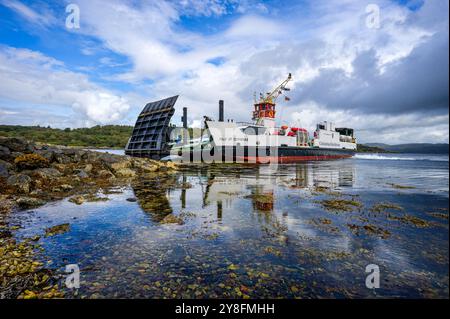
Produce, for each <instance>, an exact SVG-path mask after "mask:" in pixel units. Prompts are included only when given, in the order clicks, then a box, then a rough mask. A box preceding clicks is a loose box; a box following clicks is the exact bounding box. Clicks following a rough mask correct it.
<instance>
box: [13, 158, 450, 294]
mask: <svg viewBox="0 0 450 319" xmlns="http://www.w3.org/2000/svg"><path fill="white" fill-rule="evenodd" d="M448 188H449V184H448V157H447V158H441V157H429V158H428V157H427V158H416V159H415V158H414V157H413V156H412V155H411V156H410V157H404V158H402V157H399V159H386V158H376V157H372V158H370V157H361V158H358V157H357V158H353V159H347V160H339V161H330V162H311V163H300V164H292V165H276V166H275V165H266V166H255V165H238V164H228V165H214V166H205V165H191V166H187V167H183V168H182V169H181V170H180V171H179V172H178V173H177V174H176V175H174V176H173V177H171V178H168V179H160V178H157V177H156V178H142V179H140V180H139V182H137V183H134V184H132V185H129V186H127V187H124V188H118V189H112V190H111V189H110V190H104V191H103V192H102V191H100V193H102V196H107V197H108V198H109V200H108V201H99V202H92V203H85V204H83V205H81V206H78V205H75V204H73V203H71V202H69V201H68V200H63V201H60V202H55V203H50V204H47V205H45V206H43V207H41V208H39V209H35V210H31V211H24V212H20V213H17V214H12V216H11V219H10V223H11V224H14V225H20V228H19V229H18V230H16V231H15V236H16V237H17V238H18V239H20V238H24V237H31V236H35V235H41V237H40V239H39V241H38V243H39V244H40V245H41V246H42V248H43V249H42V252H40V254H39V258H40V259H42V261H44V262H45V263H46V265H47V267H49V268H53V269H55V270H56V272H57V273H59V274H60V275H61V279H60V285H61V289H62V290H63V291H64V292H65V293H66V297H67V298H277V297H282V298H376V297H402V298H430V297H438V298H439V297H441V298H448V293H449V289H448V284H449V278H448V267H449V262H448V261H449V260H448V249H449V248H448V247H449V246H448V234H449V233H448V206H449V204H448ZM169 214H173V215H175V216H178V217H180V218H181V219H182V220H183V222H184V223H182V224H163V223H161V221H163V220H164V217H165V216H167V215H169ZM64 223H69V224H70V228H69V230H68V231H66V232H64V233H62V234H56V235H53V236H48V237H45V229H47V228H49V227H52V226H55V225H60V224H64ZM68 264H77V265H78V266H79V268H80V270H81V283H80V288H79V289H77V290H71V289H67V288H65V286H64V276H65V272H64V271H65V266H66V265H68ZM370 264H375V265H377V266H378V267H379V269H380V288H378V289H368V288H367V287H366V276H367V275H368V273H366V272H365V270H366V266H367V265H370Z"/></svg>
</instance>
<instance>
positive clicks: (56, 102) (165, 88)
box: [0, 0, 448, 143]
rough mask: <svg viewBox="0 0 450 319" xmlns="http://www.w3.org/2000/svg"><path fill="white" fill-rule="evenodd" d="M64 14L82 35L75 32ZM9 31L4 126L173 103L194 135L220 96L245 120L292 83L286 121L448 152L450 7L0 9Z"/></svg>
mask: <svg viewBox="0 0 450 319" xmlns="http://www.w3.org/2000/svg"><path fill="white" fill-rule="evenodd" d="M69 4H76V5H77V7H78V8H79V10H80V20H79V22H80V28H76V29H70V28H68V27H67V26H66V18H67V16H68V13H66V7H67V5H69ZM371 4H375V5H376V8H378V10H379V16H378V17H379V19H378V21H379V25H377V26H376V27H374V26H373V25H370V21H369V20H368V19H369V18H371V17H373V14H374V12H373V11H371V10H369V9H370V8H371V7H368V6H369V5H371ZM368 21H369V22H368ZM368 23H369V24H368ZM0 25H1V27H0V73H1V74H0V75H1V77H2V81H1V83H0V124H20V125H45V126H47V125H51V126H52V127H81V126H92V125H97V124H110V123H113V124H128V125H130V124H133V123H134V121H135V118H136V116H137V114H138V113H139V112H140V110H141V109H142V107H143V106H144V105H145V103H147V102H149V101H152V100H156V99H160V98H164V97H167V96H171V95H176V94H179V95H180V99H179V102H178V103H177V108H178V109H179V110H181V108H182V107H183V106H187V107H188V108H189V120H190V123H191V125H194V126H196V125H199V123H200V120H201V118H202V116H203V115H209V116H212V117H215V116H216V113H217V101H218V100H219V99H224V100H225V107H226V117H229V118H234V119H236V120H248V119H249V118H250V112H251V108H252V106H251V104H252V96H253V92H254V91H257V92H259V91H266V90H268V89H270V88H271V87H272V86H274V85H275V84H276V83H277V82H278V81H281V80H282V79H284V77H286V75H287V73H288V72H291V73H292V74H293V76H294V81H293V83H292V91H291V94H292V96H291V101H290V102H289V103H285V102H281V101H280V103H279V105H278V110H279V112H278V114H279V119H278V121H279V123H280V124H281V123H290V122H295V124H296V125H302V126H305V127H307V128H310V129H311V128H312V127H313V126H314V124H315V122H317V121H321V120H332V121H335V122H336V123H337V124H338V125H340V124H342V125H344V124H345V125H351V126H353V127H355V129H356V130H357V131H359V137H360V140H362V141H364V142H375V141H376V142H389V143H402V142H413V141H419V142H420V141H427V142H428V141H431V142H448V1H446V0H428V1H421V0H410V1H407V0H398V1H389V0H379V1H374V0H372V1H363V0H354V1H353V0H341V1H338V0H335V1H330V0H314V1H306V0H303V1H282V2H281V1H253V0H245V1H237V0H223V1H222V0H205V1H200V0H181V1H159V0H158V1H157V0H155V1H142V2H141V1H131V0H112V1H108V2H105V1H100V0H80V1H50V2H48V1H22V0H21V1H19V0H0ZM179 110H177V113H176V115H175V117H174V122H175V123H177V122H178V121H179V116H180V112H179ZM417 128H419V129H420V131H421V133H420V134H415V133H414V132H416V131H417Z"/></svg>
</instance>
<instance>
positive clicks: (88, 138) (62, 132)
mask: <svg viewBox="0 0 450 319" xmlns="http://www.w3.org/2000/svg"><path fill="white" fill-rule="evenodd" d="M132 131H133V127H132V126H122V125H105V126H94V127H91V128H78V129H69V128H67V129H55V128H49V127H39V126H17V125H0V136H6V137H21V138H24V139H26V140H29V141H33V142H40V143H45V144H54V145H65V146H83V147H98V148H124V147H125V145H126V143H127V142H128V139H129V138H130V136H131V133H132Z"/></svg>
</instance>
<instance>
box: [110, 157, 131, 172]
mask: <svg viewBox="0 0 450 319" xmlns="http://www.w3.org/2000/svg"><path fill="white" fill-rule="evenodd" d="M107 166H108V167H109V169H110V170H111V171H112V172H113V173H115V174H116V175H117V172H119V171H123V170H126V169H129V168H130V167H131V161H130V160H129V159H125V160H122V161H119V162H115V163H108V165H107Z"/></svg>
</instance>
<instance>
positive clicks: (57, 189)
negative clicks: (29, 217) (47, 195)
mask: <svg viewBox="0 0 450 319" xmlns="http://www.w3.org/2000/svg"><path fill="white" fill-rule="evenodd" d="M72 189H73V186H72V185H68V184H62V185H60V186H57V187H53V189H52V192H54V193H60V192H68V191H71V190H72Z"/></svg>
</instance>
